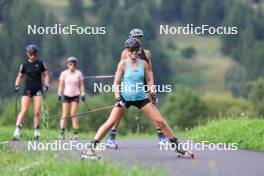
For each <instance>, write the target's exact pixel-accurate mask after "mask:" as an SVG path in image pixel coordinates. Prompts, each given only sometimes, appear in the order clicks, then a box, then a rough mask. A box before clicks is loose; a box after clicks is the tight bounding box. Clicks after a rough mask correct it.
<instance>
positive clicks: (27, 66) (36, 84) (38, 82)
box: [20, 60, 47, 90]
mask: <svg viewBox="0 0 264 176" xmlns="http://www.w3.org/2000/svg"><path fill="white" fill-rule="evenodd" d="M46 70H47V68H46V65H45V64H44V63H43V62H42V61H40V60H36V61H35V62H29V61H27V62H25V63H24V64H22V65H21V68H20V73H22V74H24V75H25V76H26V78H25V88H26V89H40V90H41V89H42V79H41V74H42V73H43V72H44V71H46Z"/></svg>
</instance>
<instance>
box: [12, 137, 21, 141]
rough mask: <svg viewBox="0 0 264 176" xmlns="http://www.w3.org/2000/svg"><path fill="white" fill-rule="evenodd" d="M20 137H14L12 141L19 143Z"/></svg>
mask: <svg viewBox="0 0 264 176" xmlns="http://www.w3.org/2000/svg"><path fill="white" fill-rule="evenodd" d="M19 139H20V137H13V138H12V141H19Z"/></svg>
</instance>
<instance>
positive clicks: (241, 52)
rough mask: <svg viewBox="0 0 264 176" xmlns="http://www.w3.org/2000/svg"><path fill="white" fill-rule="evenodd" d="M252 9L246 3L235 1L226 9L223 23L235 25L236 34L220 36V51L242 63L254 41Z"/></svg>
mask: <svg viewBox="0 0 264 176" xmlns="http://www.w3.org/2000/svg"><path fill="white" fill-rule="evenodd" d="M253 14H254V13H253V11H252V9H251V7H250V5H249V4H247V3H235V4H234V6H232V8H230V9H229V10H228V14H227V15H226V17H225V19H224V22H223V25H224V26H236V27H237V28H238V34H236V35H223V36H222V51H223V52H224V54H227V55H231V56H232V57H233V58H234V59H235V60H236V61H238V62H239V63H241V64H242V65H244V63H245V62H244V61H245V59H246V58H247V57H248V55H247V51H248V50H249V49H250V48H251V47H252V46H253V44H254V42H255V34H254V30H253V22H254V18H253V17H254V16H253Z"/></svg>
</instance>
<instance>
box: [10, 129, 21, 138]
mask: <svg viewBox="0 0 264 176" xmlns="http://www.w3.org/2000/svg"><path fill="white" fill-rule="evenodd" d="M20 138H21V127H19V126H17V127H16V129H15V131H14V135H13V138H12V141H19V139H20Z"/></svg>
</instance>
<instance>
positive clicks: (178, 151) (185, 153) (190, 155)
mask: <svg viewBox="0 0 264 176" xmlns="http://www.w3.org/2000/svg"><path fill="white" fill-rule="evenodd" d="M175 152H176V154H177V157H182V158H190V159H194V158H195V157H194V154H193V153H192V151H191V150H188V151H186V150H183V149H182V147H181V145H178V146H177V148H176V150H175Z"/></svg>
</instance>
